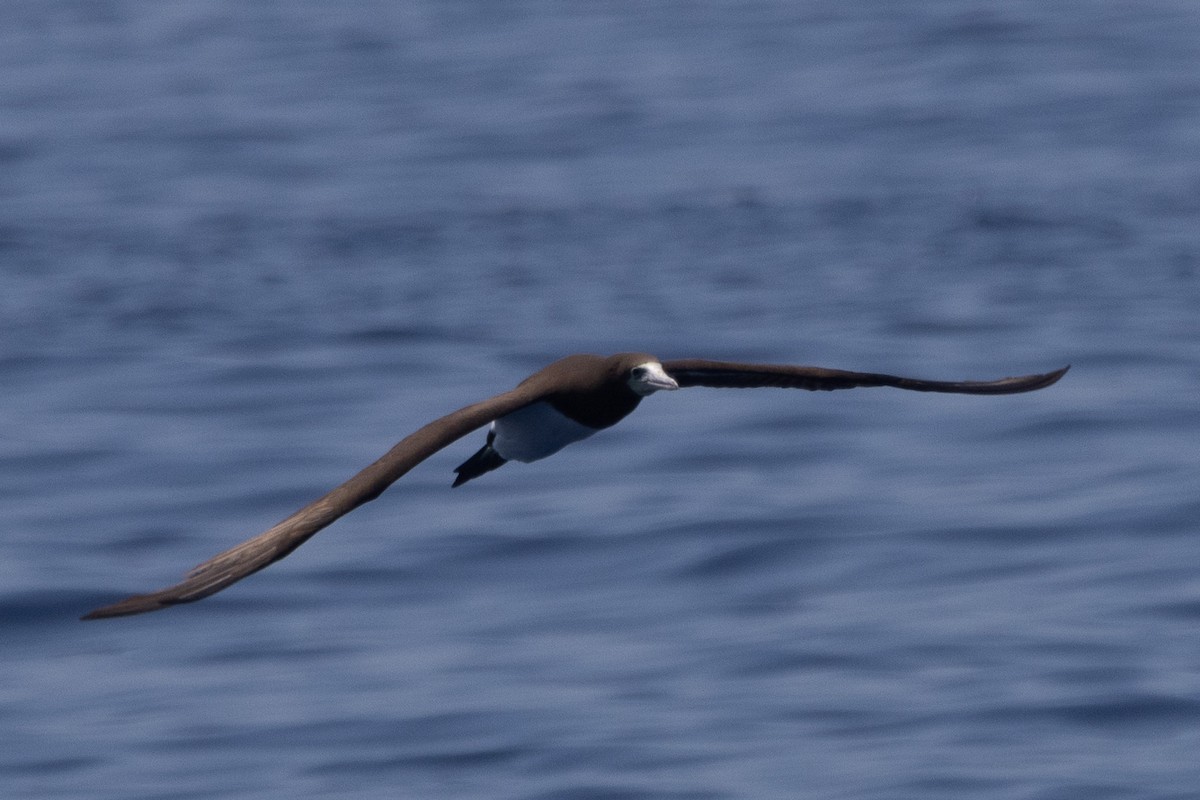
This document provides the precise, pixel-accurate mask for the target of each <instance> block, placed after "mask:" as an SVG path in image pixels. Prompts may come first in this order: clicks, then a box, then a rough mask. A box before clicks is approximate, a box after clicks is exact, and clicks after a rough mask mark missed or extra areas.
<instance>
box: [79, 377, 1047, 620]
mask: <svg viewBox="0 0 1200 800" xmlns="http://www.w3.org/2000/svg"><path fill="white" fill-rule="evenodd" d="M1066 371H1067V367H1064V368H1062V369H1060V370H1056V371H1054V372H1047V373H1045V374H1039V375H1025V376H1021V377H1015V378H1002V379H1000V380H995V381H925V380H917V379H914V378H902V377H897V376H893V375H885V374H879V373H868V372H847V371H844V370H835V369H823V368H820V367H805V366H790V365H776V364H739V363H734V362H725V361H706V360H702V359H681V360H675V361H662V362H659V361H658V360H657V359H655V358H654V357H653V356H650V355H647V354H644V353H619V354H617V355H614V356H608V357H604V356H595V355H574V356H568V357H566V358H564V359H561V360H559V361H556V362H554V363H553V364H551V365H549V366H548V367H546V368H545V369H542V370H540V371H539V372H536V373H534V374H533V375H531V376H529V377H528V378H526V379H525V380H523V381H521V383H520V384H518V385H517V387H516V388H515V389H512V390H511V391H507V392H503V393H501V394H498V395H496V396H495V397H492V398H489V399H487V400H483V401H480V402H478V403H474V404H472V405H469V406H466V407H464V408H460V409H459V410H458V411H454V412H452V413H450V414H447V415H446V416H444V417H441V418H439V419H436V420H434V421H433V422H430V423H429V424H428V425H425V426H424V427H422V428H419V429H418V430H417V431H415V432H414V433H412V434H410V435H409V436H407V437H405V438H404V439H402V440H401V441H400V442H399V443H398V444H396V445H395V446H394V447H393V448H392V449H391V450H389V451H388V452H387V453H385V454H384V455H383V456H382V457H381V458H379V460H377V461H375V462H374V463H373V464H371V465H370V466H368V467H366V468H365V469H363V470H362V471H361V472H359V473H358V474H357V475H355V476H354V477H352V478H350V480H348V481H346V482H345V483H343V484H342V485H341V486H338V487H337V488H335V489H334V490H332V491H331V492H329V493H328V494H326V495H325V496H324V497H321V498H318V499H317V500H315V501H313V502H312V503H309V504H308V505H307V506H305V507H304V508H302V509H300V510H299V511H297V512H296V513H294V514H292V515H291V516H289V517H287V518H286V519H284V520H283V521H281V522H280V523H278V524H277V525H275V526H273V527H271V528H270V529H268V530H266V531H264V532H263V533H260V534H259V535H258V536H255V537H254V538H252V539H249V540H247V541H245V542H242V543H241V544H239V545H236V546H235V547H232V548H230V549H229V550H226V551H224V552H223V553H220V554H218V555H216V556H214V557H213V558H211V559H209V560H208V561H205V562H204V563H203V564H200V565H199V566H197V567H195V568H194V569H193V570H191V571H190V572H189V573H188V574H187V576H186V577H185V578H184V580H183V581H182V582H180V583H178V584H176V585H174V586H171V587H168V588H166V589H161V590H159V591H156V592H151V593H149V594H139V595H133V596H132V597H129V598H126V599H125V600H122V601H120V602H118V603H114V604H113V605H109V606H104V607H102V608H98V609H96V610H94V611H92V612H90V613H88V614H86V615H85V616H84V617H83V619H102V618H105V617H118V616H125V615H129V614H140V613H143V612H146V611H155V610H157V609H161V608H166V607H167V606H172V605H178V604H180V603H190V602H193V601H196V600H200V599H201V598H204V597H208V596H209V595H211V594H214V593H216V592H219V591H221V590H222V589H224V588H226V587H227V586H229V585H231V584H233V583H236V582H237V581H239V580H241V579H242V578H245V577H246V576H247V575H251V574H253V573H255V572H257V571H259V570H260V569H262V568H263V567H266V566H268V565H269V564H272V563H273V562H275V561H278V560H279V559H281V558H283V557H284V556H286V555H288V554H289V553H291V552H292V551H293V550H295V549H296V548H297V547H299V546H300V545H301V544H303V543H304V542H306V541H307V540H308V539H309V538H310V537H312V536H313V534H315V533H317V532H318V531H319V530H321V529H322V528H324V527H325V526H326V525H329V524H330V523H331V522H333V521H334V520H336V519H338V518H339V517H341V516H343V515H344V514H347V513H349V512H350V511H353V510H354V509H355V508H357V507H359V506H360V505H362V504H363V503H366V502H368V501H370V500H374V499H375V498H376V497H378V496H379V495H380V494H381V493H382V492H383V490H384V489H386V488H387V487H388V486H390V485H391V484H392V483H394V482H395V481H396V480H398V479H399V478H400V477H401V476H403V475H404V474H405V473H406V472H408V471H409V470H411V469H412V468H413V467H415V466H416V465H417V464H420V463H421V462H422V461H424V460H425V459H427V458H429V457H430V456H431V455H433V454H434V453H436V452H437V451H439V450H441V449H442V448H444V447H446V446H447V445H449V444H451V443H452V442H454V441H456V440H458V439H460V438H462V437H463V436H465V435H467V434H468V433H470V432H472V431H474V430H477V429H478V428H481V427H483V426H485V425H487V424H488V423H492V422H496V421H499V422H500V423H501V424H503V423H504V421H505V419H506V418H507V419H515V418H517V417H521V416H522V415H518V414H514V412H517V411H521V410H522V409H529V408H531V407H534V406H537V407H538V408H542V406H540V405H539V404H545V406H548V407H549V408H552V409H553V410H554V411H555V412H558V413H559V414H561V415H562V416H563V417H565V418H566V420H569V422H566V423H565V424H566V425H573V426H574V428H573V429H572V430H571V431H568V432H567V433H565V434H562V436H560V438H559V439H558V440H555V441H549V442H537V443H535V444H536V446H537V447H540V448H541V450H540V451H538V452H535V453H534V454H533V455H532V456H530V457H520V456H514V457H515V458H517V459H518V460H523V461H531V460H536V459H538V458H543V457H545V455H549V454H550V453H552V452H555V451H556V450H557V449H559V448H561V447H562V446H565V444H569V443H570V442H572V441H578V440H579V439H581V438H583V437H585V436H587V435H589V434H590V433H591V432H593V431H595V430H601V429H604V428H607V427H610V426H611V425H614V424H616V423H617V422H619V421H620V420H621V419H623V418H624V417H625V416H627V415H628V414H629V413H630V412H632V411H633V410H634V409H635V408H636V407H637V405H638V403H639V402H641V399H642V397H643V396H645V395H648V394H650V393H652V392H654V391H656V390H660V389H674V388H680V387H688V386H711V387H721V388H754V387H779V388H791V389H808V390H827V389H829V390H831V389H848V388H852V387H859V386H893V387H896V388H900V389H909V390H912V391H918V392H951V393H956V394H1013V393H1017V392H1028V391H1033V390H1035V389H1042V388H1044V387H1046V386H1049V385H1051V384H1052V383H1054V382H1055V381H1057V380H1058V379H1059V378H1061V377H1062V376H1063V373H1065V372H1066ZM664 373H665V375H664ZM523 413H524V412H523ZM509 415H512V416H511V417H510V416H509ZM522 424H527V423H522ZM513 433H515V434H519V435H522V436H524V435H528V434H529V430H527V429H526V430H515V431H513ZM563 437H565V438H563ZM514 441H515V440H514ZM491 445H492V439H491V437H489V441H488V444H487V445H485V448H484V450H481V451H480V453H477V454H476V457H479V456H480V455H481V454H484V453H485V451H486V450H488V448H490V447H491ZM542 451H544V452H542ZM493 455H494V454H493ZM505 460H506V459H505V458H504V457H499V463H495V458H492V461H490V462H489V463H488V464H487V465H486V468H485V469H483V470H482V471H487V470H489V469H494V468H496V467H497V466H499V465H500V464H503V463H504V462H505ZM470 463H471V462H470V461H468V462H466V463H464V464H463V466H462V467H460V468H459V470H460V475H459V479H458V480H456V483H455V485H458V484H459V483H462V482H465V480H469V479H470V478H472V477H476V476H477V475H478V474H482V471H481V472H477V473H475V474H469V475H467V476H466V477H463V474H461V470H463V468H465V467H467V466H468V465H469V464H470Z"/></svg>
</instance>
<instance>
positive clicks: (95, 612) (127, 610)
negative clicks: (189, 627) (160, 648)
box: [79, 594, 191, 622]
mask: <svg viewBox="0 0 1200 800" xmlns="http://www.w3.org/2000/svg"><path fill="white" fill-rule="evenodd" d="M189 602H191V600H190V599H188V600H180V599H175V598H171V599H168V598H166V597H164V596H162V595H161V594H135V595H131V596H130V597H126V598H125V599H124V600H120V601H118V602H116V603H112V604H111V605H107V606H100V607H99V608H93V609H92V610H91V611H89V612H87V613H86V614H84V615H83V616H82V617H80V618H79V619H80V621H81V622H88V621H90V620H95V619H112V618H113V617H130V616H133V615H134V614H145V613H147V612H149V611H159V610H160V609H164V608H169V607H171V606H176V605H179V604H181V603H189Z"/></svg>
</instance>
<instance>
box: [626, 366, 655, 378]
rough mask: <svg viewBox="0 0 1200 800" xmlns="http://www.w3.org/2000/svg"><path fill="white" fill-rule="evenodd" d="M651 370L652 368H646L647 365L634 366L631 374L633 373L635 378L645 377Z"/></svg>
mask: <svg viewBox="0 0 1200 800" xmlns="http://www.w3.org/2000/svg"><path fill="white" fill-rule="evenodd" d="M649 371H650V370H648V369H646V368H645V367H634V368H633V369H632V370H631V371H630V375H632V376H633V377H635V378H644V377H646V374H647V373H648V372H649Z"/></svg>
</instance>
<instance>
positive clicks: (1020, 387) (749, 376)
mask: <svg viewBox="0 0 1200 800" xmlns="http://www.w3.org/2000/svg"><path fill="white" fill-rule="evenodd" d="M662 365H663V369H664V370H666V372H667V374H668V375H670V376H671V377H672V378H674V379H675V381H676V382H677V383H678V384H679V385H680V386H681V387H685V386H711V387H715V388H723V389H750V388H759V387H777V388H781V389H808V390H810V391H830V390H833V389H852V388H855V387H859V386H894V387H896V388H897V389H908V390H911V391H914V392H950V393H954V394H1016V393H1018V392H1031V391H1033V390H1035V389H1044V388H1045V387H1047V386H1049V385H1051V384H1052V383H1054V382H1055V381H1057V380H1058V379H1059V378H1061V377H1062V376H1063V375H1064V374H1065V373H1066V371H1067V370H1068V369H1070V367H1069V366H1067V367H1063V368H1062V369H1058V370H1054V371H1053V372H1045V373H1040V374H1037V375H1019V376H1017V377H1012V378H1000V379H999V380H993V381H927V380H921V379H919V378H903V377H900V376H898V375H886V374H884V373H880V372H849V371H847V370H841V369H826V368H824V367H805V366H793V365H790V364H739V363H736V362H732V361H708V360H706V359H700V358H687V359H677V360H673V361H664V362H662Z"/></svg>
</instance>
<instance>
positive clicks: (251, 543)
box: [83, 387, 537, 619]
mask: <svg viewBox="0 0 1200 800" xmlns="http://www.w3.org/2000/svg"><path fill="white" fill-rule="evenodd" d="M535 400H537V393H536V391H534V390H532V389H530V388H522V387H518V388H516V389H514V390H513V391H510V392H505V393H504V394H499V395H496V396H495V397H492V398H490V399H488V400H483V401H481V402H479V403H475V404H474V405H469V406H466V407H465V408H460V409H459V410H458V411H455V412H453V413H451V414H447V415H446V416H444V417H441V418H440V419H437V420H434V421H433V422H431V423H429V424H428V425H426V426H425V427H423V428H420V429H419V430H417V431H416V432H414V433H412V434H411V435H409V436H407V437H405V438H404V439H402V440H401V441H400V442H399V443H397V444H396V446H395V447H393V448H392V449H391V450H389V451H388V452H387V453H385V454H384V455H383V456H382V457H381V458H380V459H379V460H378V461H376V462H375V463H373V464H371V465H370V466H369V467H367V468H366V469H364V470H362V471H361V472H359V473H358V474H357V475H355V476H354V477H353V478H351V479H350V480H348V481H346V482H345V483H343V484H342V485H341V486H339V487H337V488H336V489H334V490H333V491H331V492H329V494H327V495H325V496H324V497H321V498H319V499H317V500H314V501H313V502H312V503H309V504H308V505H306V506H305V507H304V508H302V509H300V510H299V511H297V512H296V513H295V514H292V515H291V516H290V517H288V518H287V519H285V520H283V521H282V522H280V523H279V524H277V525H275V526H274V527H272V528H270V529H268V530H266V531H264V532H263V533H260V534H259V535H258V536H255V537H254V538H253V539H248V540H246V541H244V542H242V543H241V544H239V545H236V546H235V547H231V548H230V549H228V550H226V551H225V552H223V553H220V554H219V555H216V556H213V557H212V558H210V559H209V560H208V561H205V562H204V563H203V564H200V565H198V566H196V567H195V568H193V569H192V570H191V572H189V573H188V574H187V576H186V577H185V578H184V579H183V581H181V582H180V583H177V584H175V585H174V586H170V587H167V588H166V589H160V590H158V591H156V592H151V593H149V594H136V595H133V596H132V597H128V598H126V599H124V600H122V601H120V602H119V603H114V604H112V605H110V606H104V607H102V608H97V609H95V610H94V611H91V612H89V613H88V614H85V615H84V616H83V619H103V618H105V617H121V616H126V615H129V614H141V613H143V612H146V611H157V610H158V609H160V608H166V607H167V606H173V605H178V604H180V603H191V602H194V601H196V600H200V599H201V598H204V597H208V596H209V595H210V594H215V593H216V592H219V591H221V590H222V589H224V588H225V587H227V586H229V585H231V584H234V583H236V582H238V581H240V580H241V579H242V578H245V577H246V576H247V575H251V574H253V573H255V572H258V571H259V570H260V569H262V568H263V567H266V566H267V565H269V564H272V563H274V562H276V561H278V560H279V559H281V558H283V557H284V556H286V555H287V554H288V553H291V552H292V551H293V550H295V549H296V548H297V547H299V546H300V545H302V544H304V543H305V542H306V541H308V539H309V538H311V537H312V535H313V534H315V533H316V532H317V531H319V530H321V529H322V528H324V527H325V526H326V525H328V524H330V523H331V522H333V521H334V520H336V519H337V518H338V517H341V516H342V515H344V514H348V513H350V512H351V511H353V510H354V509H356V508H358V507H359V506H360V505H362V504H363V503H366V502H368V501H370V500H374V499H375V498H376V497H378V496H379V495H380V494H381V493H382V492H383V490H384V489H386V488H387V487H389V486H391V485H392V484H393V483H395V482H396V481H397V480H398V479H399V478H400V477H401V476H402V475H404V473H406V472H408V471H409V470H410V469H412V468H413V467H415V466H416V465H417V464H420V463H421V462H422V461H424V460H425V459H427V458H429V457H430V456H431V455H433V454H434V453H436V452H437V451H438V450H441V449H442V448H443V447H445V446H446V445H448V444H450V443H451V442H454V441H455V440H457V439H460V438H462V437H463V436H466V435H467V434H468V433H470V432H471V431H473V430H476V429H477V428H480V427H482V426H484V425H486V424H487V423H489V422H491V421H492V420H494V419H496V418H497V417H502V416H504V415H505V414H509V413H511V412H513V411H516V410H517V409H519V408H521V407H523V406H526V405H528V404H530V403H532V402H534V401H535Z"/></svg>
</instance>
